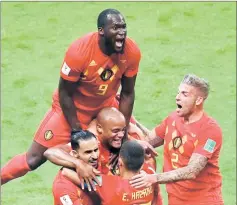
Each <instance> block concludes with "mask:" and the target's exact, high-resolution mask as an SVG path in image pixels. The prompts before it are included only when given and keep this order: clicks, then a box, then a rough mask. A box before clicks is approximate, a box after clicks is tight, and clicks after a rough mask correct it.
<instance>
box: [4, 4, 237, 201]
mask: <svg viewBox="0 0 237 205" xmlns="http://www.w3.org/2000/svg"><path fill="white" fill-rule="evenodd" d="M106 8H116V9H118V10H120V11H121V12H122V13H123V14H124V16H125V18H126V21H127V25H128V35H129V36H130V37H131V38H133V39H134V40H135V41H136V42H137V44H138V45H139V47H140V49H141V52H142V60H141V64H140V72H139V75H138V78H137V83H136V101H135V107H134V115H135V117H136V118H137V119H138V120H140V121H141V122H142V123H143V124H144V125H146V126H147V127H148V128H153V127H154V126H156V125H157V124H158V123H160V121H161V120H162V119H163V118H165V117H166V116H167V115H168V114H169V113H170V112H171V111H173V109H175V108H176V105H175V95H176V93H177V87H178V85H179V83H180V81H181V80H182V78H183V76H184V75H185V74H187V73H194V74H197V75H199V76H201V77H204V78H206V79H208V80H209V81H210V84H211V93H210V96H209V99H208V100H207V102H206V105H205V108H206V111H207V113H209V114H210V115H211V116H213V117H214V118H215V119H216V120H217V121H218V122H219V124H220V126H221V127H222V129H223V136H224V144H223V148H222V151H221V157H220V167H221V172H222V175H223V195H224V200H225V204H226V205H234V204H236V196H235V195H236V70H235V69H236V3H235V2H2V3H1V9H2V12H1V18H2V19H1V21H2V24H1V49H2V50H1V51H2V52H1V74H2V76H1V77H2V79H1V80H2V84H1V97H2V100H1V106H2V113H1V114H2V118H1V120H2V121H1V123H2V129H1V136H2V138H1V166H3V165H4V164H5V163H6V162H7V161H8V160H9V159H10V158H12V157H13V156H14V155H16V154H18V153H22V152H25V151H26V150H27V149H28V147H29V146H30V145H31V142H32V139H33V135H34V132H35V131H36V128H37V127H38V125H39V123H40V121H41V120H42V118H43V116H44V114H45V112H46V111H47V109H48V108H49V106H50V104H51V96H52V92H53V90H54V89H55V88H56V87H57V85H58V79H59V71H60V66H61V64H62V61H63V58H64V53H65V51H66V49H67V47H68V45H69V44H70V43H71V42H72V41H74V40H75V39H76V38H78V37H80V36H81V35H83V34H86V33H88V32H91V31H96V21H97V16H98V14H99V13H100V12H101V11H102V10H104V9H106ZM158 151H159V153H160V155H159V157H158V159H157V160H158V164H159V170H161V164H162V160H163V159H162V149H161V148H159V150H158ZM58 169H59V167H56V166H55V165H52V164H50V163H49V162H47V163H46V164H44V165H43V166H41V167H40V168H38V169H37V170H36V171H34V172H31V173H29V174H27V175H26V176H24V177H22V178H20V179H16V180H14V181H11V182H9V183H8V184H6V185H4V186H3V187H1V189H2V190H1V194H2V196H1V200H2V204H3V205H12V204H14V205H23V204H24V205H27V204H31V205H32V204H35V205H38V204H53V198H52V194H51V187H52V182H53V180H54V176H55V174H56V173H57V171H58ZM162 193H163V197H164V202H165V203H164V204H167V198H166V197H167V196H166V192H165V189H164V185H162Z"/></svg>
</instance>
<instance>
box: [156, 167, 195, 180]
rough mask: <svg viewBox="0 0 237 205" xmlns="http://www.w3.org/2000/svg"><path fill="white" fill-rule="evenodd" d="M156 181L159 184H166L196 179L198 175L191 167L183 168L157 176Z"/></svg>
mask: <svg viewBox="0 0 237 205" xmlns="http://www.w3.org/2000/svg"><path fill="white" fill-rule="evenodd" d="M155 177H156V181H155V182H158V183H159V184H166V183H171V182H176V181H180V180H189V179H195V178H196V173H195V172H194V171H193V169H192V168H190V167H188V166H187V167H183V168H179V169H176V170H173V171H169V172H163V173H160V174H155Z"/></svg>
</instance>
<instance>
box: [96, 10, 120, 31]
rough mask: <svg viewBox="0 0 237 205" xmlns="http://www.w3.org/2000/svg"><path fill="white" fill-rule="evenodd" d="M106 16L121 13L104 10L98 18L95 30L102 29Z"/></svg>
mask: <svg viewBox="0 0 237 205" xmlns="http://www.w3.org/2000/svg"><path fill="white" fill-rule="evenodd" d="M108 14H121V13H120V12H119V11H118V10H116V9H105V10H104V11H102V12H101V13H100V14H99V16H98V19H97V28H104V25H105V23H106V20H107V15H108Z"/></svg>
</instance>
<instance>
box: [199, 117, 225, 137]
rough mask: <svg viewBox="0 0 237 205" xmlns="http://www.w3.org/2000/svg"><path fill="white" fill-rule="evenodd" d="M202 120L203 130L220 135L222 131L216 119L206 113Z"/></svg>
mask: <svg viewBox="0 0 237 205" xmlns="http://www.w3.org/2000/svg"><path fill="white" fill-rule="evenodd" d="M203 118H204V119H203V125H204V128H205V130H214V131H215V132H218V133H220V134H221V133H222V129H221V127H220V125H219V123H218V122H217V120H216V119H214V118H213V117H211V116H210V115H208V114H207V113H204V116H203Z"/></svg>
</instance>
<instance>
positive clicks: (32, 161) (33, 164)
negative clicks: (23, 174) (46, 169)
mask: <svg viewBox="0 0 237 205" xmlns="http://www.w3.org/2000/svg"><path fill="white" fill-rule="evenodd" d="M26 156H27V157H26V160H27V164H28V165H29V167H30V169H31V170H35V169H37V168H38V167H39V166H40V165H41V164H43V163H44V162H45V161H46V158H45V157H44V156H43V154H40V153H34V154H31V153H27V155H26Z"/></svg>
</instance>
